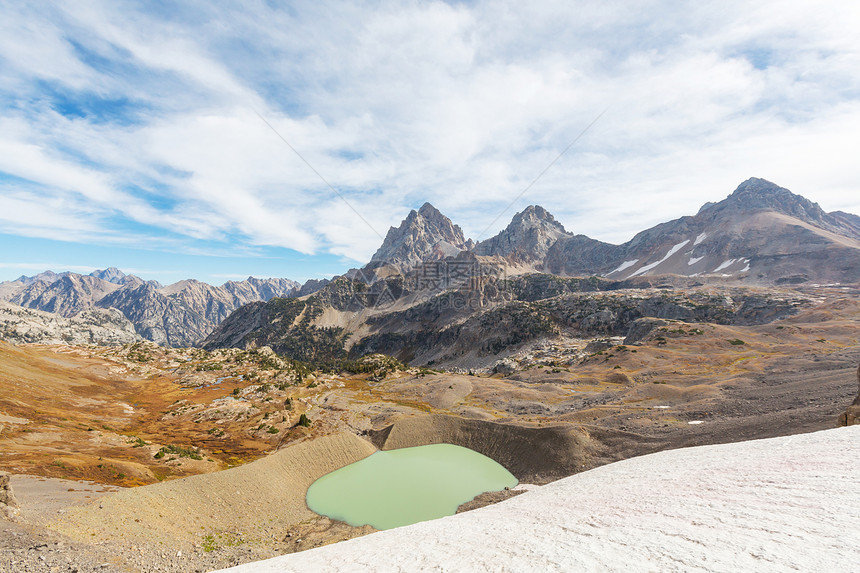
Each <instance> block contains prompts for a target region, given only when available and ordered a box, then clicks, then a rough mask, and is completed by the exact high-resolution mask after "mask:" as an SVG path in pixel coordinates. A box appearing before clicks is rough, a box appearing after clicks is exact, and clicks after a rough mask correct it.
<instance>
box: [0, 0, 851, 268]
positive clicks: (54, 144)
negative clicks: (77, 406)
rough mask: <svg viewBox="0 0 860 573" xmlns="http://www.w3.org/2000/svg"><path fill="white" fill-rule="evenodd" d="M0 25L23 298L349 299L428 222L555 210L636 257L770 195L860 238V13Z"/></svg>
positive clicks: (27, 20)
mask: <svg viewBox="0 0 860 573" xmlns="http://www.w3.org/2000/svg"><path fill="white" fill-rule="evenodd" d="M0 14H2V18H0V253H2V255H0V280H4V279H12V278H16V277H17V276H19V275H21V274H34V273H35V272H38V271H40V270H44V269H52V270H54V271H61V270H77V271H86V270H92V269H95V268H103V267H106V266H117V267H120V268H122V269H123V270H125V271H127V272H135V273H136V274H139V275H140V276H142V277H144V278H147V279H150V278H152V279H157V280H159V281H161V282H163V283H169V282H173V281H175V280H179V279H181V278H192V277H193V278H198V279H201V280H205V281H207V282H211V283H215V284H220V283H221V282H224V281H225V280H227V279H230V278H241V277H245V276H248V275H249V274H253V275H255V276H282V277H288V278H293V279H296V280H305V279H308V278H319V277H322V276H331V275H332V274H336V273H340V272H343V271H345V270H346V269H348V268H349V267H352V266H359V265H360V264H362V263H363V262H366V261H367V260H369V258H370V256H371V255H372V254H373V252H374V251H375V249H376V248H377V247H378V245H379V244H380V243H381V240H382V239H381V236H384V235H385V233H386V231H387V230H388V228H389V227H390V226H392V225H397V224H399V222H400V221H401V220H402V219H403V218H404V217H405V216H406V214H407V213H408V212H409V210H410V209H413V208H417V207H419V206H420V205H421V204H422V203H424V202H425V201H430V202H431V203H433V204H434V205H435V206H436V207H438V208H439V209H440V210H441V211H442V212H443V213H445V214H447V215H448V216H449V217H451V218H452V219H453V220H454V221H455V222H456V223H458V224H460V225H461V226H462V227H463V230H464V232H465V233H466V235H467V236H471V237H472V238H475V239H478V238H486V237H487V236H490V235H492V234H495V233H496V232H498V231H499V230H500V229H501V228H503V227H504V226H505V225H506V224H507V223H508V222H509V221H510V218H511V216H512V215H513V214H514V213H515V212H516V211H519V210H521V209H523V208H524V207H525V206H527V205H529V204H540V205H543V206H544V207H546V208H547V209H548V210H549V211H551V212H552V213H553V214H554V215H555V216H556V218H557V219H558V220H560V221H561V222H562V223H563V224H564V225H565V226H566V227H567V229H568V230H570V231H573V232H576V233H583V234H586V235H589V236H592V237H594V238H597V239H601V240H605V241H610V242H615V243H619V242H623V241H626V240H628V239H630V238H631V237H632V236H633V234H635V233H636V232H638V231H640V230H642V229H645V228H647V227H650V226H652V225H654V224H656V223H659V222H661V221H665V220H668V219H671V218H675V217H679V216H682V215H685V214H692V213H695V212H696V211H697V210H698V208H699V206H700V205H701V204H703V203H705V202H706V201H716V200H720V199H722V198H723V197H725V196H726V195H728V194H729V193H731V191H732V190H733V189H734V188H735V187H736V186H737V185H738V184H739V183H740V182H741V181H743V180H745V179H747V178H748V177H751V176H756V177H763V178H766V179H769V180H771V181H774V182H776V183H778V184H780V185H782V186H784V187H787V188H789V189H791V190H792V191H794V192H796V193H799V194H801V195H804V196H806V197H808V198H809V199H812V200H813V201H817V202H818V203H820V204H821V206H822V207H823V208H824V209H825V210H828V211H832V210H837V209H840V210H845V211H849V212H854V213H860V193H858V189H860V162H858V161H857V150H858V149H860V74H858V73H857V70H858V69H860V40H858V36H857V30H858V29H860V7H858V6H857V5H855V3H847V2H843V1H841V0H840V1H824V2H792V1H780V2H763V1H758V2H757V1H744V2H735V1H732V0H728V1H724V2H719V3H710V2H709V3H703V2H678V1H665V2H662V1H641V2H635V3H631V2H613V1H594V2H581V1H560V2H521V1H510V2H506V1H494V2H462V3H460V2H455V3H443V2H367V3H363V2H350V3H321V2H291V3H286V2H284V3H280V2H262V1H258V2H254V1H245V2H218V3H213V2H194V1H184V2H177V3H173V2H123V1H105V2H98V1H92V2H86V3H74V4H71V3H65V2H56V3H55V2H38V3H35V2H23V1H19V2H14V1H12V2H4V1H2V0H0ZM604 111H605V113H604V114H603V115H602V116H601V117H600V119H599V121H597V122H596V123H595V124H594V126H593V127H592V128H591V129H590V130H588V132H587V133H585V134H584V135H583V136H582V137H581V138H580V139H579V140H578V141H577V142H576V144H575V145H573V146H572V147H571V148H570V150H569V151H568V152H567V153H566V154H565V155H564V156H563V157H562V158H561V159H559V161H557V162H556V163H555V164H554V165H553V167H552V168H551V169H550V170H549V171H547V173H546V174H545V175H544V176H543V177H541V178H540V180H539V181H538V182H537V183H536V184H535V185H533V186H532V187H531V188H530V189H529V190H528V192H527V193H526V194H525V195H523V196H522V197H520V198H517V197H518V195H519V194H520V193H521V192H522V191H523V189H525V188H526V187H527V186H528V184H529V183H530V182H531V181H532V180H533V179H534V178H535V177H536V176H537V175H538V174H539V173H540V172H541V171H542V170H543V169H544V168H545V167H546V166H547V165H549V164H550V162H552V161H553V160H554V159H555V158H556V157H557V156H558V154H559V153H560V152H561V151H562V150H563V149H565V148H566V147H567V146H568V145H569V144H570V143H571V142H572V141H573V140H574V139H575V138H576V137H577V135H578V134H579V133H580V132H581V131H582V130H583V129H584V128H585V127H586V126H587V125H589V123H591V122H592V121H593V120H594V119H595V118H596V117H597V116H598V115H599V114H600V113H601V112H604ZM269 125H271V128H270V127H269ZM272 128H274V130H273V129H272ZM275 132H277V133H275ZM280 137H283V138H284V139H285V140H286V141H287V142H289V145H291V146H292V147H294V148H295V149H296V150H297V151H298V152H299V153H300V154H301V157H302V158H304V160H303V159H302V158H300V157H299V156H297V155H296V154H295V153H294V152H293V151H292V150H291V149H290V147H289V146H288V145H287V144H286V143H284V141H282V140H281V139H280ZM305 161H306V162H307V163H305ZM308 164H310V165H311V166H312V167H313V170H312V169H311V168H310V167H309V166H308ZM314 170H316V172H318V173H319V175H322V177H323V178H324V179H325V182H323V181H322V180H321V179H320V177H319V176H318V175H317V173H315V172H314ZM328 184H330V185H331V186H332V187H333V188H334V190H333V189H332V188H330V187H329V186H328ZM515 199H516V200H515ZM512 201H513V202H514V204H513V206H512V207H511V208H510V209H509V210H507V211H505V212H504V214H503V215H502V216H501V217H499V218H498V220H496V217H497V215H499V213H501V212H502V211H503V210H504V209H505V208H506V207H507V206H508V205H509V204H510V203H511V202H512ZM347 203H348V204H347ZM353 209H355V211H358V212H359V213H360V215H361V217H359V216H357V215H356V214H355V212H354V211H353ZM494 220H495V222H493V221H494ZM488 226H489V228H488ZM482 233H483V235H481V234H482Z"/></svg>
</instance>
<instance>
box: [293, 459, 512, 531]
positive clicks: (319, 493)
mask: <svg viewBox="0 0 860 573" xmlns="http://www.w3.org/2000/svg"><path fill="white" fill-rule="evenodd" d="M515 485H517V478H515V477H514V476H513V474H511V472H509V471H508V470H506V469H505V468H504V467H502V466H501V465H499V464H498V463H497V462H496V461H494V460H492V459H490V458H488V457H487V456H485V455H483V454H479V453H478V452H475V451H472V450H470V449H468V448H463V447H461V446H454V445H451V444H432V445H429V446H419V447H416V448H403V449H400V450H390V451H379V452H376V453H374V454H373V455H371V456H369V457H367V458H365V459H363V460H361V461H358V462H355V463H354V464H350V465H348V466H346V467H343V468H340V469H339V470H335V471H333V472H331V473H329V474H326V475H324V476H323V477H321V478H319V479H318V480H317V481H315V482H314V483H313V484H311V487H310V488H308V494H307V503H308V507H309V508H310V509H311V510H313V511H315V512H316V513H319V514H321V515H326V516H328V517H331V518H332V519H338V520H340V521H345V522H346V523H349V524H350V525H355V526H360V525H365V524H370V525H372V526H373V527H375V528H376V529H391V528H392V527H400V526H401V525H409V524H412V523H417V522H419V521H426V520H428V519H436V518H438V517H444V516H446V515H454V513H456V511H457V507H459V506H460V505H461V504H463V503H466V502H467V501H470V500H471V499H472V498H474V497H475V496H476V495H479V494H481V493H484V492H487V491H500V490H502V489H504V488H506V487H514V486H515Z"/></svg>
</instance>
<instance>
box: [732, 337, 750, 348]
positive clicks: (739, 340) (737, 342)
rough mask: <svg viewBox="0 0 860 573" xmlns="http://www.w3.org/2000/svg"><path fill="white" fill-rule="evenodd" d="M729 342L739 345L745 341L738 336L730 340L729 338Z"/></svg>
mask: <svg viewBox="0 0 860 573" xmlns="http://www.w3.org/2000/svg"><path fill="white" fill-rule="evenodd" d="M729 344H731V345H732V346H741V345H742V344H746V342H744V341H743V340H741V339H740V338H732V339H731V340H729Z"/></svg>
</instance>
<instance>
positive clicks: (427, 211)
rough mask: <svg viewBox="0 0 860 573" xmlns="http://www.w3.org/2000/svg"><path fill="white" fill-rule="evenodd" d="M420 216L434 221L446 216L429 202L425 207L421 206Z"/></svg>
mask: <svg viewBox="0 0 860 573" xmlns="http://www.w3.org/2000/svg"><path fill="white" fill-rule="evenodd" d="M418 214H419V215H421V216H422V217H427V218H430V219H433V218H436V217H445V215H443V214H442V213H441V212H440V211H439V209H437V208H436V207H434V206H433V205H431V204H430V203H429V202H426V203H424V204H423V205H421V208H420V209H418ZM445 218H446V219H447V217H445Z"/></svg>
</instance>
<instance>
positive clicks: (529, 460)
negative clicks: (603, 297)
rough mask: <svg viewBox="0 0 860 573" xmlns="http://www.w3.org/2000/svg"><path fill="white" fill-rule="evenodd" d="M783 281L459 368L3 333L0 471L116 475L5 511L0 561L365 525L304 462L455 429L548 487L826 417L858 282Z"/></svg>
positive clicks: (830, 420)
mask: <svg viewBox="0 0 860 573" xmlns="http://www.w3.org/2000/svg"><path fill="white" fill-rule="evenodd" d="M562 284H563V283H558V284H557V285H556V287H553V288H561V285H562ZM532 288H533V287H532V286H529V285H528V283H523V287H522V289H521V291H522V292H530V290H531V289H532ZM797 288H799V287H795V290H785V291H784V294H783V295H780V296H782V297H783V303H784V304H785V305H786V307H785V308H788V309H790V312H785V313H783V312H782V311H779V312H778V313H777V316H773V317H769V318H768V319H767V320H760V319H756V320H748V318H749V317H747V319H744V320H741V319H738V320H736V321H734V322H731V321H726V323H724V324H723V323H718V322H709V321H708V320H709V319H713V318H714V316H713V315H708V314H705V315H702V316H701V317H700V318H699V319H697V320H692V319H689V318H688V320H686V321H685V320H679V319H676V318H668V317H667V318H653V317H646V318H644V319H643V318H640V319H637V320H635V321H634V323H638V324H640V325H641V324H642V323H643V322H648V324H646V325H645V326H644V327H642V328H639V329H637V330H636V332H635V338H636V340H635V341H626V340H625V338H624V335H623V334H622V335H615V334H614V333H612V332H608V333H597V334H593V335H588V336H585V335H583V334H582V333H581V332H578V333H576V335H575V336H574V335H570V334H569V333H568V332H566V331H565V330H561V331H559V332H556V333H554V334H553V335H552V336H550V337H546V338H540V339H535V340H533V341H532V342H529V343H526V344H523V345H522V346H520V347H518V349H517V350H516V351H515V352H510V353H508V354H507V355H506V356H505V358H503V359H500V360H499V362H498V364H497V365H496V367H495V368H493V369H490V370H486V371H473V372H472V373H468V372H464V373H455V372H443V371H438V370H433V369H431V368H426V367H423V368H422V367H407V366H405V365H403V364H400V363H398V362H397V361H395V360H393V359H391V358H389V357H385V356H382V355H369V356H365V357H363V358H361V359H358V360H354V361H353V360H344V361H340V362H337V363H332V364H330V365H329V366H328V367H326V369H317V370H315V371H312V369H311V368H308V366H307V365H306V364H303V363H300V362H296V361H293V360H290V359H288V358H286V357H284V356H279V355H277V354H276V353H274V352H272V351H271V350H269V349H268V348H266V347H259V348H256V349H253V348H252V349H216V350H212V351H206V350H201V349H169V348H164V347H160V346H157V345H155V344H153V343H150V342H139V343H134V344H128V345H125V346H120V347H113V348H110V347H94V346H89V347H81V346H69V345H65V346H64V345H54V346H39V345H22V346H10V345H4V346H0V426H2V427H0V437H2V439H0V470H3V471H7V472H10V473H11V474H12V479H13V482H12V483H13V489H14V484H15V483H18V482H20V481H21V480H24V479H25V478H23V477H21V476H28V475H29V476H43V477H44V478H46V479H66V480H68V479H71V480H90V481H94V482H97V483H101V484H108V485H113V486H126V487H129V488H130V489H126V490H123V491H122V492H121V494H122V495H119V493H117V494H107V496H103V497H99V498H98V500H96V501H91V502H90V503H89V504H84V505H80V506H79V507H78V506H76V507H70V506H64V507H62V508H56V507H55V508H54V509H51V510H46V511H45V512H43V513H42V514H40V515H41V517H40V518H39V520H36V521H34V520H29V521H28V520H27V519H29V518H27V519H25V520H24V521H21V517H20V516H19V517H18V519H19V521H17V522H11V523H10V525H9V526H8V527H10V528H13V529H15V531H16V532H18V533H20V535H17V536H14V537H9V538H8V539H11V540H12V541H10V542H9V543H11V544H12V545H8V547H9V549H8V551H4V550H0V558H3V559H8V561H7V562H8V563H12V562H14V563H18V564H22V563H26V564H28V566H30V565H32V567H33V569H32V570H34V571H49V570H51V569H50V567H48V565H46V563H51V564H52V565H51V566H53V567H57V566H59V565H61V564H62V563H63V561H59V560H60V559H63V560H66V559H67V558H68V559H69V561H68V563H71V565H69V567H72V566H74V567H78V568H79V570H80V571H88V570H99V569H96V568H97V567H99V566H100V565H102V564H105V563H107V564H108V565H107V566H106V567H105V570H109V571H110V570H117V571H156V570H159V568H161V569H162V570H163V569H165V568H166V569H168V570H171V571H195V570H198V569H200V570H208V569H211V568H216V567H219V566H220V567H224V566H228V565H230V564H234V563H242V562H247V561H251V560H255V559H262V558H266V557H269V556H274V555H277V554H283V553H289V552H294V551H297V550H302V549H307V548H311V547H315V546H319V545H323V544H326V543H330V542H331V541H335V540H339V539H348V538H350V537H354V536H357V535H362V534H365V533H367V530H362V529H361V528H351V527H349V526H346V525H344V524H337V523H335V522H331V521H330V520H326V519H325V518H321V517H315V516H313V515H312V514H310V513H307V509H306V508H304V505H303V499H304V497H303V496H304V490H303V487H304V486H303V485H302V484H309V483H310V482H312V481H313V479H316V477H319V475H322V473H325V472H326V471H328V469H327V468H328V467H329V466H326V465H325V464H324V463H323V460H340V459H344V460H346V459H356V456H359V457H361V456H364V455H367V454H368V453H369V452H372V451H375V449H377V448H379V449H392V448H400V447H408V446H413V445H423V444H427V443H442V442H445V443H455V444H458V445H463V446H466V447H469V448H472V449H474V450H476V451H479V452H481V453H483V454H485V455H488V456H490V457H492V458H493V459H496V460H497V461H499V462H500V463H502V465H504V466H505V467H507V468H508V469H509V470H510V471H511V472H512V473H514V475H515V476H517V478H518V479H519V480H520V481H521V482H523V483H531V484H545V483H548V482H551V481H554V480H557V479H560V478H563V477H565V476H569V475H571V474H575V473H580V472H583V471H587V470H589V469H592V468H596V467H599V466H602V465H605V464H607V463H612V462H614V461H617V460H622V459H626V458H629V457H633V456H638V455H643V454H647V453H651V452H656V451H661V450H666V449H672V448H678V447H682V446H695V445H702V444H713V443H724V442H734V441H738V440H747V439H756V438H766V437H772V436H780V435H789V434H796V433H799V432H811V431H816V430H821V429H826V428H830V427H833V426H835V425H836V424H837V422H838V418H839V416H840V414H843V413H844V412H845V409H846V407H847V406H848V404H850V403H851V401H852V400H853V399H854V398H855V397H856V395H857V378H856V376H857V364H858V362H860V351H858V348H860V340H858V338H857V332H858V329H857V324H858V321H860V302H858V301H860V297H858V290H857V289H856V287H845V286H829V287H824V286H820V287H811V286H810V287H802V288H801V290H796V289H797ZM595 292H598V294H600V293H601V292H602V291H595ZM658 292H659V291H658ZM792 293H793V294H792ZM675 294H676V293H668V295H669V298H670V300H671V297H672V296H674V295H675ZM789 295H790V296H789ZM522 296H524V297H525V295H522ZM625 296H626V295H625ZM685 296H686V295H685ZM732 296H734V295H732ZM526 298H528V297H526ZM561 300H563V299H561ZM646 300H647V299H646ZM733 300H734V299H733ZM796 301H800V304H798V305H797V306H793V304H794V302H796ZM293 302H296V301H293ZM299 302H300V301H299ZM744 307H746V310H741V309H743V308H744ZM303 308H304V307H303ZM654 308H660V307H659V306H658V307H654ZM723 308H729V307H723ZM731 308H734V310H733V311H732V312H736V313H740V314H739V316H743V315H744V313H753V315H752V316H754V317H755V316H756V314H755V313H758V312H762V308H764V309H765V310H766V309H767V307H761V306H760V305H758V304H757V303H755V302H745V303H741V304H739V305H737V306H736V307H731ZM756 309H757V310H756ZM298 314H301V310H300V311H299V313H298ZM298 314H297V315H296V316H298ZM629 334H630V333H629V332H628V336H629ZM326 437H330V438H331V439H332V440H333V441H320V439H321V438H326ZM295 448H299V449H295ZM332 448H334V449H332ZM272 452H280V453H283V456H282V457H281V458H273V457H271V456H269V457H267V454H270V453H272ZM289 452H292V453H289ZM279 459H282V460H292V461H289V462H287V461H284V462H283V464H282V463H281V462H277V463H276V461H277V460H279ZM255 460H260V462H265V463H264V464H262V465H256V464H258V463H259V462H257V461H255ZM267 460H268V461H267ZM326 463H329V462H326ZM344 463H346V462H344ZM335 465H337V464H335ZM245 467H247V472H246V473H231V472H235V471H236V470H240V469H243V468H245ZM229 468H235V469H229ZM223 470H226V471H223ZM189 476H196V477H195V478H194V479H195V480H202V481H191V482H186V480H185V478H186V477H189ZM231 476H236V477H235V479H234V478H233V477H231ZM243 476H244V477H243ZM176 478H180V479H176ZM26 479H31V478H26ZM32 479H36V478H32ZM15 480H18V482H16V481H15ZM283 480H286V481H283ZM143 484H149V485H147V486H146V487H134V486H140V485H143ZM237 484H240V485H239V487H236V485H237ZM288 484H293V485H294V486H295V487H293V488H292V489H291V488H290V487H287V485H288ZM295 484H298V485H295ZM168 486H169V487H168ZM69 488H71V489H78V488H77V487H76V486H69V487H68V488H66V489H69ZM63 491H64V490H60V491H56V492H55V494H54V495H55V496H56V498H57V499H64V496H65V495H66V494H63V493H62V492H63ZM236 492H239V493H236ZM275 492H277V493H275ZM73 493H75V492H68V494H69V495H71V494H73ZM88 495H90V494H88ZM276 495H277V496H281V497H277V499H278V500H279V501H278V502H277V503H274V504H273V503H272V500H273V499H276V497H273V496H276ZM17 497H18V501H19V502H20V505H21V511H22V514H21V515H22V516H25V517H26V515H32V514H27V505H28V504H29V503H31V502H28V501H27V497H26V496H23V495H18V496H17ZM518 497H522V496H518ZM93 499H95V498H93ZM81 501H85V500H81V499H78V502H76V503H80V502H81ZM478 505H480V504H478ZM272 508H277V511H276V512H275V513H274V514H272V515H271V520H270V519H269V518H268V517H267V518H265V519H257V517H258V516H261V515H263V516H265V515H269V514H268V513H267V512H271V511H273V509H272ZM285 508H293V509H290V510H289V511H287V510H286V509H285ZM60 509H62V512H60ZM136 520H137V521H136ZM188 520H191V521H193V522H194V523H198V524H199V525H197V526H195V527H184V526H183V523H186V522H187V521H188ZM266 524H268V525H266ZM201 525H202V527H203V528H202V529H200V526H201ZM10 531H11V529H10ZM158 532H161V533H158ZM93 539H97V540H99V541H98V543H99V544H96V545H93V543H92V541H91V540H93ZM56 543H62V544H63V545H61V546H60V549H59V550H57V549H56V545H55V544H56ZM39 547H42V549H39ZM40 556H41V557H44V558H45V559H46V560H48V561H44V560H42V561H40V560H39V557H40ZM13 560H14V561H13ZM90 566H92V568H90ZM60 570H71V569H70V568H67V569H62V568H61V569H60Z"/></svg>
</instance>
